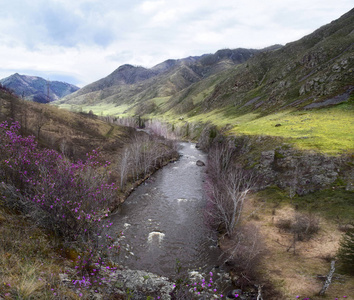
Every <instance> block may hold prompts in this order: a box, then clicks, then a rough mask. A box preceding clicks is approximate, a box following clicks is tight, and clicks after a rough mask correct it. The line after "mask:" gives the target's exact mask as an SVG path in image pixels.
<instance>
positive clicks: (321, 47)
mask: <svg viewBox="0 0 354 300" xmlns="http://www.w3.org/2000/svg"><path fill="white" fill-rule="evenodd" d="M353 53H354V9H352V10H351V11H349V12H348V13H346V14H345V15H343V16H342V17H340V18H339V19H337V20H335V21H333V22H331V23H330V24H327V25H325V26H322V27H321V28H319V29H318V30H316V31H315V32H313V33H311V34H309V35H307V36H305V37H303V38H302V39H300V40H298V41H295V42H291V43H288V44H286V45H285V46H283V47H281V46H279V45H276V46H272V47H268V48H265V49H263V50H249V49H235V50H229V49H224V50H220V51H217V52H216V53H215V54H208V55H202V56H199V57H188V58H184V59H180V60H173V59H171V60H167V61H165V62H163V63H161V64H158V65H156V66H155V67H153V68H151V69H146V68H143V67H134V66H131V65H124V66H121V67H119V68H118V69H117V70H115V71H114V72H113V73H112V74H110V75H108V76H107V77H106V78H103V79H101V80H99V81H97V82H94V83H92V84H90V85H88V86H86V87H84V88H82V89H80V90H79V91H77V92H75V93H73V94H71V95H69V96H66V97H65V98H63V100H62V101H60V102H61V103H68V104H78V105H99V104H102V103H105V104H108V105H111V107H112V108H114V109H113V110H112V111H118V109H117V108H116V107H119V106H122V107H124V108H125V109H124V110H125V111H127V112H129V113H139V114H150V113H155V114H165V113H167V112H170V114H171V115H176V114H187V116H189V117H191V116H195V115H202V114H204V113H206V112H212V111H213V110H218V112H219V113H220V112H224V114H225V115H227V116H228V117H230V116H240V115H243V114H247V113H258V115H260V116H261V115H266V114H271V113H274V112H277V111H279V110H286V109H311V108H321V107H328V106H331V105H335V104H338V103H341V102H345V101H347V100H348V99H349V98H350V96H351V95H352V94H353V91H354V57H353ZM107 107H108V106H107ZM122 111H123V110H122ZM107 112H108V113H109V110H108V111H107ZM112 114H113V113H112Z"/></svg>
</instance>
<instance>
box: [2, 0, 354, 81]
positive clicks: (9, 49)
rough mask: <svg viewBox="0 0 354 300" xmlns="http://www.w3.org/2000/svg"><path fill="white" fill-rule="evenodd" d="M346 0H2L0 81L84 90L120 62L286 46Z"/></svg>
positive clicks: (333, 15)
mask: <svg viewBox="0 0 354 300" xmlns="http://www.w3.org/2000/svg"><path fill="white" fill-rule="evenodd" d="M352 3H353V2H352V0H335V1H334V0H10V1H9V0H0V78H4V77H7V76H10V75H12V74H14V73H16V72H17V73H20V74H25V75H34V76H41V77H44V78H46V79H49V80H60V81H66V82H69V83H73V84H76V85H78V86H84V85H86V84H89V83H91V82H93V81H96V80H98V79H100V78H103V77H105V76H107V75H108V74H110V73H111V72H113V71H114V70H115V69H116V68H118V67H119V66H120V65H122V64H126V63H129V64H133V65H142V66H144V67H152V66H154V65H156V64H158V63H160V62H162V61H164V60H166V59H168V58H183V57H187V56H191V55H202V54H205V53H214V52H216V51H217V50H219V49H222V48H231V49H234V48H238V47H245V48H262V47H266V46H270V45H273V44H286V43H288V42H292V41H295V40H297V39H299V38H301V37H303V36H304V35H306V34H309V33H311V32H312V31H314V30H315V29H317V28H319V27H320V26H322V25H325V24H327V23H329V22H331V21H332V20H335V19H337V18H339V17H340V16H341V15H343V14H344V13H346V12H348V11H349V10H350V9H352V8H353V4H352Z"/></svg>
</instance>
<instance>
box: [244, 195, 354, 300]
mask: <svg viewBox="0 0 354 300" xmlns="http://www.w3.org/2000/svg"><path fill="white" fill-rule="evenodd" d="M260 207H261V209H260ZM254 211H256V214H257V216H259V218H258V219H257V218H256V219H255V218H254V217H253V215H254V213H253V212H254ZM296 213H297V211H295V210H294V208H293V207H292V206H291V205H290V204H286V203H282V204H281V205H278V206H277V207H274V204H273V203H267V202H265V201H263V202H262V200H261V199H259V198H258V197H257V196H256V195H253V196H252V197H251V198H249V199H248V201H247V204H246V205H245V210H244V216H246V217H247V218H246V220H245V221H246V222H252V223H254V224H256V225H257V226H258V228H259V230H260V232H261V234H262V236H263V239H264V241H265V243H266V247H267V250H268V251H267V252H266V254H265V259H264V260H263V262H262V267H263V276H264V277H266V278H269V279H270V280H271V282H273V284H274V285H275V287H276V288H277V289H278V290H280V291H281V292H282V293H283V294H284V295H285V298H286V299H296V298H295V297H296V296H298V295H299V296H300V299H302V298H305V297H311V299H323V297H322V298H320V297H319V296H317V294H318V293H319V291H320V290H321V288H322V285H323V281H321V280H320V279H319V278H318V275H324V276H326V275H327V274H328V272H329V269H330V259H331V258H333V257H335V255H336V252H337V249H338V246H339V240H340V238H341V235H342V232H340V230H338V225H337V224H334V223H331V222H330V221H328V220H325V219H324V218H321V216H316V217H317V218H319V227H320V229H319V232H318V233H317V234H315V235H314V236H313V237H312V238H311V239H309V240H305V241H298V242H296V254H293V251H292V249H291V250H289V251H287V249H288V247H289V246H290V245H291V243H292V241H293V240H292V234H291V233H289V232H286V231H285V230H280V229H279V228H278V227H277V226H276V224H277V222H279V221H280V220H284V219H291V218H294V216H295V214H296ZM334 277H335V278H334V280H333V281H332V284H331V285H330V287H329V289H328V290H327V292H326V295H325V299H335V298H336V297H338V298H343V296H352V295H354V278H353V277H348V276H343V275H340V274H337V273H335V276H334ZM301 297H302V298H301ZM348 299H349V298H348Z"/></svg>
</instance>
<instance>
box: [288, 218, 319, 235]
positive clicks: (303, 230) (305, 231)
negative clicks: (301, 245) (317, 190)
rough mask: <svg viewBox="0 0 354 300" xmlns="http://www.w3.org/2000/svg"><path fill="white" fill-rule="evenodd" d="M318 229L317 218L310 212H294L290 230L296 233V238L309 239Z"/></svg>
mask: <svg viewBox="0 0 354 300" xmlns="http://www.w3.org/2000/svg"><path fill="white" fill-rule="evenodd" d="M319 230H320V226H319V220H318V218H316V217H315V216H314V215H312V214H296V215H295V221H294V223H293V225H292V232H293V233H294V234H296V235H297V240H299V241H304V240H309V239H311V237H312V236H313V235H314V234H316V233H318V231H319Z"/></svg>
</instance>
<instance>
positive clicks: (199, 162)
mask: <svg viewBox="0 0 354 300" xmlns="http://www.w3.org/2000/svg"><path fill="white" fill-rule="evenodd" d="M196 164H197V166H198V167H204V166H205V163H204V162H202V161H201V160H197V163H196Z"/></svg>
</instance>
